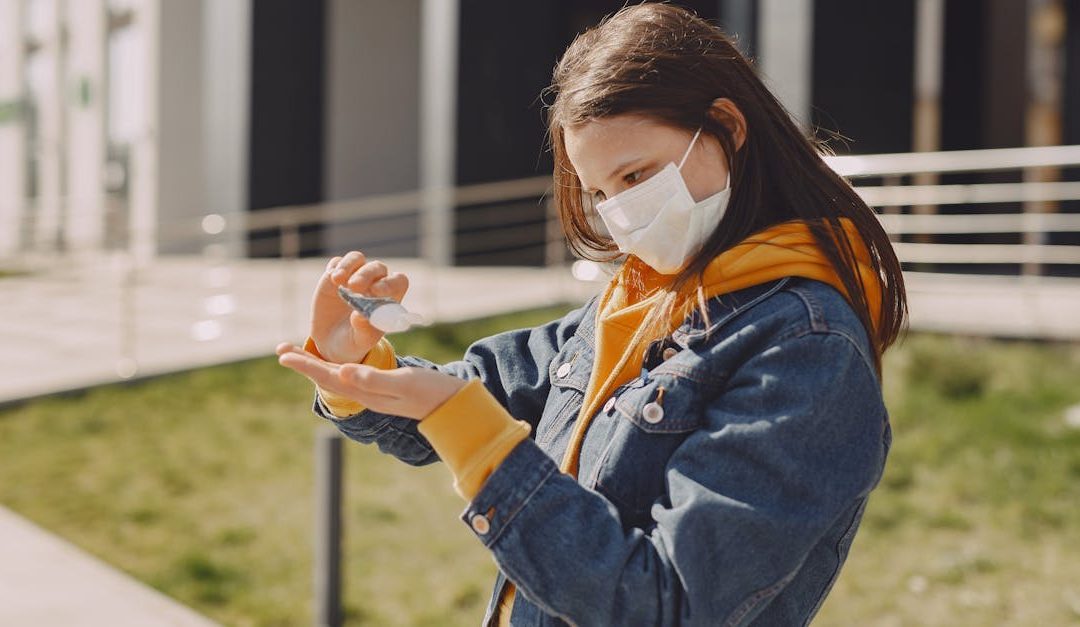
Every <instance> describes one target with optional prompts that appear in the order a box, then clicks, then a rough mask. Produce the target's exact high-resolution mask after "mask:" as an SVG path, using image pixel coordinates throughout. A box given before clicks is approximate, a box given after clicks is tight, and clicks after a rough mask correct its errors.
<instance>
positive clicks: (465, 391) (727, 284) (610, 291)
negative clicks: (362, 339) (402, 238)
mask: <svg viewBox="0 0 1080 627" xmlns="http://www.w3.org/2000/svg"><path fill="white" fill-rule="evenodd" d="M841 222H842V224H843V226H844V230H845V232H846V234H847V235H848V239H849V241H851V243H852V247H853V249H854V250H855V253H856V259H857V260H858V268H859V272H860V274H861V275H862V280H863V283H864V285H865V286H866V289H867V294H866V299H867V302H868V303H869V305H870V307H871V312H870V313H871V319H872V320H874V321H877V320H879V318H880V311H881V284H880V279H878V278H877V277H876V276H875V273H874V270H873V268H872V266H871V265H870V256H869V252H868V251H867V249H866V247H865V244H864V242H863V240H862V238H861V237H860V236H859V234H858V231H857V230H856V229H855V227H854V225H853V224H852V223H851V221H850V220H848V219H846V218H842V219H841ZM763 243H764V244H766V245H761V244H763ZM635 263H636V264H638V265H637V268H638V269H640V270H641V271H642V276H643V279H644V290H642V291H639V290H637V289H635V288H634V287H633V286H631V285H630V284H629V283H627V282H626V275H627V274H628V270H629V269H630V268H631V267H632V265H631V264H635ZM785 276H801V277H807V278H811V279H817V280H819V281H824V282H826V283H828V284H830V285H832V286H833V287H835V288H836V289H837V290H838V291H840V293H841V294H845V295H846V290H845V289H844V286H843V283H842V282H841V281H840V278H839V276H837V275H836V273H835V271H834V270H833V267H832V265H831V264H830V263H829V261H828V258H827V257H825V255H824V253H823V252H822V251H821V250H820V249H819V248H818V247H817V245H816V242H815V241H814V239H813V236H812V235H811V233H810V231H809V229H808V228H807V226H806V224H805V223H804V222H801V221H791V222H784V223H781V224H777V225H774V226H772V227H770V228H768V229H765V230H763V231H761V232H759V233H756V234H754V235H752V236H751V237H749V238H747V239H746V240H745V241H743V242H742V243H740V244H737V245H736V246H734V247H732V248H731V249H729V250H727V251H725V252H723V253H722V254H720V255H718V256H717V257H716V258H715V259H714V260H713V261H712V262H711V263H710V264H709V265H708V266H707V267H706V269H705V272H704V276H703V280H702V284H703V291H704V296H705V298H712V297H715V296H719V295H721V294H725V293H728V292H734V291H737V290H740V289H743V288H747V287H751V286H753V285H758V284H760V283H765V282H768V281H772V280H774V279H778V278H781V277H785ZM670 279H671V277H670V276H665V275H661V274H659V273H656V272H655V271H653V270H652V269H651V268H649V267H648V266H646V265H645V264H644V263H642V262H640V260H637V258H636V257H630V258H629V259H628V260H627V263H626V264H624V265H623V267H622V268H621V269H620V271H619V272H618V273H617V274H616V275H615V277H613V279H612V281H611V282H609V283H608V286H607V288H606V289H605V291H604V293H603V294H602V295H601V298H600V301H599V303H598V305H597V317H596V347H595V360H594V362H593V368H592V372H591V374H590V377H589V383H588V386H587V387H586V393H585V398H584V400H583V402H582V407H581V410H580V412H579V414H578V419H577V423H576V426H575V429H574V432H573V434H572V435H571V438H570V443H569V445H568V446H567V450H566V454H565V455H564V456H563V459H562V462H561V464H560V470H562V471H563V472H565V473H567V474H570V475H572V476H574V477H576V476H577V469H578V457H579V455H580V453H581V443H582V442H583V441H584V438H585V431H586V430H587V429H588V427H589V419H590V418H591V417H592V416H593V415H594V414H595V413H596V412H597V411H598V409H599V407H600V404H601V402H602V401H604V400H605V399H606V398H607V397H608V396H609V395H610V393H611V392H612V391H613V390H615V389H616V388H618V387H619V386H620V385H622V384H624V383H626V382H628V381H631V380H633V379H634V378H635V377H637V376H639V374H640V372H641V363H642V360H643V359H644V351H645V348H646V344H645V343H644V342H640V341H636V337H635V336H636V334H637V333H638V332H639V331H641V329H640V325H641V323H642V322H643V321H644V319H645V316H646V314H647V313H648V311H649V308H650V307H651V306H652V305H653V304H654V301H653V299H652V298H646V297H645V296H646V295H647V294H655V292H653V290H654V289H656V288H659V287H662V286H663V285H664V284H665V283H666V282H667V281H669V280H670ZM687 289H688V290H693V289H695V287H694V285H693V283H691V284H690V285H688V286H687ZM689 294H690V293H689V292H688V294H687V295H689ZM687 295H684V297H686V296H687ZM682 322H683V321H682V320H671V321H670V326H669V329H668V333H670V332H672V331H674V330H675V329H677V328H678V327H679V325H681V324H682ZM304 348H305V349H306V350H308V351H309V352H312V353H313V354H316V355H318V349H317V348H316V347H315V343H314V341H312V339H311V338H310V337H309V338H308V339H307V341H306V342H305V344H304ZM361 363H365V364H369V365H373V366H376V367H380V368H394V367H396V361H395V360H394V352H393V347H392V346H391V344H390V343H389V341H387V340H386V338H385V337H384V338H382V339H381V340H380V342H379V344H378V345H376V347H375V348H374V349H372V351H371V352H369V353H368V355H367V356H366V357H365V358H364V360H363V361H362V362H361ZM317 389H318V388H317ZM318 392H319V394H320V395H321V396H322V398H323V400H324V401H325V403H326V405H327V407H329V408H330V410H331V412H333V413H334V414H335V415H337V416H342V417H343V416H348V415H351V414H354V413H356V412H358V411H360V410H361V409H363V406H362V405H360V404H359V403H357V402H356V401H352V400H351V399H347V398H343V397H340V396H338V395H334V394H331V393H329V392H327V391H325V390H322V389H318ZM417 428H418V429H419V431H420V432H421V434H423V435H424V436H425V437H426V438H427V439H428V441H429V442H431V445H432V447H433V448H434V449H435V451H436V452H437V453H438V454H439V456H440V458H441V459H442V460H443V461H444V462H445V463H446V465H447V467H448V468H449V469H450V471H451V473H452V474H453V476H454V483H453V487H454V490H455V491H457V493H458V494H459V495H461V496H462V497H463V498H464V499H466V501H471V500H472V499H473V498H474V497H475V496H476V494H478V493H479V492H480V489H481V488H482V487H483V485H484V482H485V481H486V479H487V477H488V476H489V475H490V474H491V473H492V472H493V471H494V470H495V468H496V467H498V465H499V463H500V462H502V460H503V459H504V458H505V457H506V456H507V455H508V454H509V453H510V451H511V450H512V449H513V448H514V446H516V445H517V444H518V442H520V441H521V440H524V439H525V438H527V437H528V435H529V430H530V426H529V423H527V422H525V421H521V420H517V419H516V418H514V417H513V416H511V415H510V414H509V413H508V412H507V411H506V409H505V408H504V407H502V406H501V405H500V404H499V403H498V401H496V400H495V398H494V397H493V396H492V395H491V394H490V393H489V392H488V391H487V388H485V387H484V386H483V384H482V382H481V381H480V380H479V379H473V380H470V381H469V382H468V383H467V384H466V385H465V386H464V387H462V388H461V389H460V390H458V392H456V393H455V394H454V395H453V396H451V397H450V398H449V399H447V400H446V401H445V402H444V403H443V404H442V405H440V406H439V407H437V408H435V410H434V411H432V412H431V413H430V414H428V415H427V416H425V417H424V419H423V420H421V421H420V423H419V425H417ZM514 594H515V588H514V584H513V582H510V581H507V586H506V588H504V590H503V594H502V596H501V597H500V599H499V609H498V612H499V624H500V625H508V624H509V615H510V608H511V607H512V605H513V599H514Z"/></svg>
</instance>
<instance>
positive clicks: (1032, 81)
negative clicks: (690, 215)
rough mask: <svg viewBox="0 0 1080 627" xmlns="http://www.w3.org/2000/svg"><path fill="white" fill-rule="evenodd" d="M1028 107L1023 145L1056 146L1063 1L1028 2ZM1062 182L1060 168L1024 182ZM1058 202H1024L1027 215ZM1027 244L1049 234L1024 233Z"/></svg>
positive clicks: (1032, 172) (1033, 171) (1028, 269)
mask: <svg viewBox="0 0 1080 627" xmlns="http://www.w3.org/2000/svg"><path fill="white" fill-rule="evenodd" d="M1027 7H1028V39H1027V41H1028V50H1027V96H1028V99H1027V108H1026V111H1025V116H1024V143H1025V144H1026V145H1028V146H1053V145H1056V144H1060V143H1061V139H1062V112H1061V107H1062V99H1063V95H1062V94H1063V89H1062V85H1063V82H1064V74H1065V72H1064V69H1065V68H1064V66H1065V64H1064V56H1065V26H1066V14H1065V3H1064V2H1063V0H1028V3H1027ZM1060 179H1061V169H1060V168H1057V167H1043V168H1030V169H1028V170H1025V171H1024V182H1025V183H1034V182H1039V183H1047V182H1054V181H1058V180H1060ZM1057 210H1058V203H1057V202H1056V201H1032V202H1026V203H1024V212H1025V213H1051V212H1056V211H1057ZM1024 243H1025V244H1036V245H1037V244H1045V243H1047V238H1046V233H1025V234H1024ZM1023 274H1025V275H1038V274H1042V267H1041V264H1038V263H1026V264H1024V266H1023Z"/></svg>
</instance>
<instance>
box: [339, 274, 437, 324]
mask: <svg viewBox="0 0 1080 627" xmlns="http://www.w3.org/2000/svg"><path fill="white" fill-rule="evenodd" d="M338 294H339V295H340V296H341V298H342V299H343V300H344V301H345V302H347V303H349V305H351V306H352V308H353V309H355V310H357V311H359V312H360V313H361V314H363V315H364V317H366V318H367V319H368V321H369V322H370V323H371V326H373V327H375V328H376V329H378V330H380V331H382V332H383V333H397V332H399V331H406V330H408V329H409V327H411V326H413V325H426V324H427V322H425V321H424V318H423V316H421V315H420V314H417V313H412V312H410V311H408V310H407V309H405V308H404V307H402V306H401V303H399V302H397V301H396V300H394V299H392V298H387V297H385V296H363V295H361V294H357V293H356V292H353V291H352V290H350V289H348V288H346V287H344V286H341V285H339V286H338Z"/></svg>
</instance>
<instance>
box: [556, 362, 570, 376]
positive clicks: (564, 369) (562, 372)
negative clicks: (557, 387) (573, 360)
mask: <svg viewBox="0 0 1080 627" xmlns="http://www.w3.org/2000/svg"><path fill="white" fill-rule="evenodd" d="M569 372H570V362H566V363H565V364H563V365H561V366H559V369H558V370H556V371H555V374H556V375H558V376H559V377H560V378H561V377H565V376H566V375H567V374H569Z"/></svg>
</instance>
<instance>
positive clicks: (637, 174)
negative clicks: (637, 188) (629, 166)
mask: <svg viewBox="0 0 1080 627" xmlns="http://www.w3.org/2000/svg"><path fill="white" fill-rule="evenodd" d="M642 172H643V170H635V171H633V172H631V173H630V174H627V175H626V176H624V177H623V180H624V181H626V182H627V183H629V184H631V185H633V184H634V183H637V182H638V181H640V180H641V174H642Z"/></svg>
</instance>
